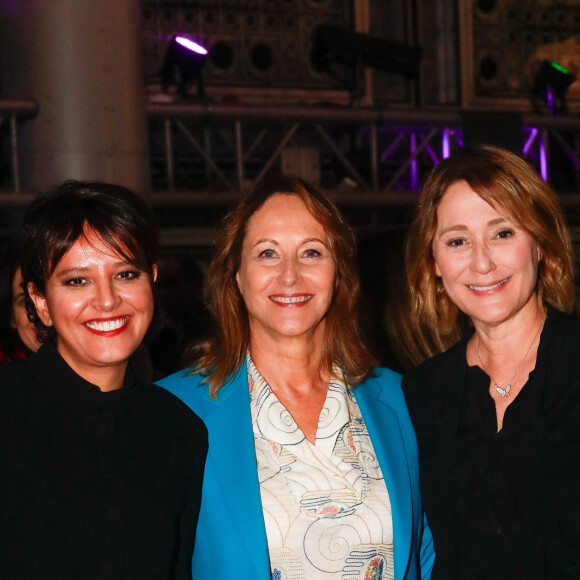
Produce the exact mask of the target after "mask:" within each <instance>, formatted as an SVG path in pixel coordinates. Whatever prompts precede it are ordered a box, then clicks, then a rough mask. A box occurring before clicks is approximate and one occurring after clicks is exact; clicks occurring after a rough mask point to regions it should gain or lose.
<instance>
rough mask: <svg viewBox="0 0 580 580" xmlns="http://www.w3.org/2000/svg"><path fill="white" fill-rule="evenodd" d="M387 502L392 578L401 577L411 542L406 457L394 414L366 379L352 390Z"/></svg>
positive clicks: (375, 384) (375, 385) (372, 382)
mask: <svg viewBox="0 0 580 580" xmlns="http://www.w3.org/2000/svg"><path fill="white" fill-rule="evenodd" d="M354 393H355V396H356V400H357V402H358V405H359V408H360V411H361V414H362V416H363V419H364V422H365V424H366V426H367V429H368V432H369V435H370V437H371V441H372V443H373V447H374V449H375V453H376V454H377V457H378V460H379V465H380V466H381V471H382V472H383V477H384V478H385V483H386V485H387V490H388V492H389V498H390V500H391V509H392V511H393V552H394V561H395V563H394V566H395V578H396V579H397V580H399V579H402V578H404V577H405V573H406V571H407V568H408V565H409V555H410V551H411V540H412V536H411V535H412V525H413V515H412V506H411V502H412V497H411V483H410V478H409V471H408V467H407V455H406V453H405V446H404V441H403V435H402V433H401V427H400V424H399V419H398V416H397V412H396V411H395V410H394V409H393V408H392V407H391V406H390V405H389V404H388V403H387V402H386V401H385V400H383V398H382V397H381V396H380V395H381V393H382V388H381V386H380V384H379V383H378V382H377V381H376V380H374V379H369V380H367V381H365V383H363V384H361V385H360V386H359V387H357V388H356V389H355V390H354Z"/></svg>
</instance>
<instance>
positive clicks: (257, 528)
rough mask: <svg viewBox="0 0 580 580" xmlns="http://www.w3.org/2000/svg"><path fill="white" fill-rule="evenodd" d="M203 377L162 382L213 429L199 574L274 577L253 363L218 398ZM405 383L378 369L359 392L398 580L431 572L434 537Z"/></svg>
mask: <svg viewBox="0 0 580 580" xmlns="http://www.w3.org/2000/svg"><path fill="white" fill-rule="evenodd" d="M202 379H203V377H201V376H200V375H190V376H188V375H187V374H186V371H180V372H178V373H175V374H174V375H171V376H169V377H167V378H165V379H163V380H162V381H160V382H159V384H160V385H161V386H162V387H164V388H166V389H167V390H168V391H170V392H172V393H173V394H175V395H177V396H178V397H179V398H180V399H182V400H183V401H184V402H185V403H186V404H187V405H189V407H191V409H193V411H195V413H196V414H197V415H199V416H200V417H201V418H202V419H203V421H204V422H205V424H206V427H207V430H208V434H209V452H208V455H207V462H206V467H205V476H204V483H203V491H202V502H201V511H200V514H199V520H198V524H197V534H196V541H195V551H194V554H193V561H192V568H193V578H194V580H198V579H202V578H236V579H238V578H239V579H241V580H270V578H271V576H270V563H269V557H268V545H267V540H266V530H265V527H264V520H263V516H262V504H261V500H260V488H259V484H258V473H257V467H256V456H255V451H254V435H253V430H252V419H251V411H250V405H249V396H250V395H249V391H248V378H247V369H246V364H245V362H244V364H243V365H242V367H241V368H240V370H239V372H238V373H237V374H236V376H235V377H234V378H233V380H232V381H231V382H230V383H228V384H227V385H225V386H224V387H222V388H221V389H220V390H219V399H210V398H209V394H208V389H207V386H206V385H200V383H201V381H202ZM400 383H401V377H400V375H398V374H397V373H395V372H393V371H390V370H388V369H376V371H375V373H374V376H373V377H372V378H370V379H367V380H366V381H365V382H364V383H361V384H360V385H359V386H357V387H356V389H355V391H354V392H355V396H356V400H357V403H358V405H359V408H360V411H361V413H362V416H363V419H364V421H365V424H366V426H367V429H368V432H369V435H370V437H371V440H372V442H373V447H374V448H375V452H376V454H377V457H378V459H379V464H380V466H381V470H382V472H383V476H384V478H385V482H386V484H387V489H388V492H389V497H390V500H391V507H392V511H393V551H394V566H395V580H416V579H419V578H422V579H427V578H429V577H430V575H431V568H432V566H433V559H434V552H433V542H432V538H431V532H430V530H429V527H428V525H427V523H426V521H425V519H424V515H423V506H422V503H421V497H420V494H419V467H418V453H417V443H416V440H415V433H414V431H413V427H412V425H411V420H410V418H409V414H408V412H407V407H406V405H405V400H404V397H403V393H402V391H401V388H400Z"/></svg>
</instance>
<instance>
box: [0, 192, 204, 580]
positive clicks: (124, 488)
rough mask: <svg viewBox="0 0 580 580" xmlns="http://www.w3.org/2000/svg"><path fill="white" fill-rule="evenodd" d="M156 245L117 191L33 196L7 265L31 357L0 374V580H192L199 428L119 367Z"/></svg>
mask: <svg viewBox="0 0 580 580" xmlns="http://www.w3.org/2000/svg"><path fill="white" fill-rule="evenodd" d="M157 256H158V234H157V227H156V225H155V222H154V219H153V215H152V213H151V211H150V209H149V208H148V207H147V206H146V205H145V204H144V203H143V201H142V200H140V199H139V198H138V197H137V196H136V195H134V194H132V193H131V192H130V191H128V190H127V189H125V188H123V187H120V186H117V185H111V184H106V183H94V182H66V183H64V184H63V185H62V186H60V187H57V188H56V189H54V190H52V191H50V192H48V193H47V194H46V195H43V196H40V197H38V198H37V199H36V200H35V201H34V202H33V203H32V205H31V206H30V207H29V209H28V211H27V213H26V216H25V219H24V226H23V234H22V250H21V252H20V266H21V269H22V278H23V283H22V284H23V287H24V290H25V300H26V307H27V311H28V315H29V318H30V319H32V320H33V321H34V323H35V326H36V331H37V337H38V339H39V341H40V342H42V346H41V347H40V349H39V350H38V352H37V353H36V354H34V355H32V356H30V357H28V358H26V359H25V360H21V361H15V362H4V363H2V364H1V365H0V466H1V468H2V475H1V477H0V578H15V579H16V578H18V579H20V578H22V579H24V578H26V579H28V578H30V579H33V578H34V579H37V578H38V579H40V578H43V579H49V580H50V579H55V580H56V579H59V580H79V579H81V578H82V579H83V580H85V579H87V580H90V579H95V580H96V579H97V578H118V579H128V578H139V579H141V578H151V579H154V578H155V579H157V578H168V579H175V580H190V579H191V556H192V553H193V546H194V541H195V523H196V521H197V517H198V512H199V506H200V495H201V484H202V478H203V469H204V463H205V456H206V452H207V431H206V429H205V426H204V425H203V423H202V422H201V421H200V419H199V418H198V417H197V416H196V415H195V414H194V413H193V412H192V411H191V410H190V409H188V408H187V406H186V405H184V404H183V403H182V402H181V401H179V400H178V399H177V398H176V397H174V396H173V395H171V394H169V393H168V392H167V391H165V390H164V389H161V388H159V387H157V386H155V385H153V384H151V383H150V382H148V381H147V380H145V379H143V378H142V377H141V376H140V374H139V371H138V369H137V367H136V365H135V364H133V361H132V360H130V359H131V357H132V355H133V353H134V352H135V351H136V350H137V348H138V347H139V345H140V344H141V341H142V340H143V337H144V336H145V333H146V331H147V328H148V327H149V324H150V322H151V318H152V316H153V310H154V301H153V294H154V292H153V285H154V282H155V278H156V274H157V265H156V264H157Z"/></svg>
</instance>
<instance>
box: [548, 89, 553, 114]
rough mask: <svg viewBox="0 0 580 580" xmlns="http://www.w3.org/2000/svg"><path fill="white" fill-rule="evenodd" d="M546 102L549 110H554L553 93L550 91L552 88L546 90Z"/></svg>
mask: <svg viewBox="0 0 580 580" xmlns="http://www.w3.org/2000/svg"><path fill="white" fill-rule="evenodd" d="M546 102H547V103H548V109H549V110H550V111H552V112H553V111H554V93H553V92H552V89H548V90H547V91H546Z"/></svg>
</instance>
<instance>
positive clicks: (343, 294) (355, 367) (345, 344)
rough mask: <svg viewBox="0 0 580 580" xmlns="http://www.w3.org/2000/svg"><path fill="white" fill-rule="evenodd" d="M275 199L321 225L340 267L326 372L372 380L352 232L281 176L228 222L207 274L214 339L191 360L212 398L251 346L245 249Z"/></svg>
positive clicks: (314, 196) (319, 197) (193, 350)
mask: <svg viewBox="0 0 580 580" xmlns="http://www.w3.org/2000/svg"><path fill="white" fill-rule="evenodd" d="M274 194H283V195H296V196H298V197H299V198H300V199H301V200H302V201H303V202H304V205H305V206H306V208H307V209H308V211H309V212H310V213H311V214H312V216H313V217H314V218H315V219H316V220H317V221H318V222H319V223H320V224H321V225H322V227H323V228H324V231H325V232H326V236H327V244H328V248H329V250H330V252H331V254H332V257H333V259H334V264H335V267H336V280H335V291H334V296H333V299H332V302H331V305H330V307H329V310H328V312H327V314H326V319H325V322H326V324H325V334H324V347H323V365H324V369H325V370H326V371H328V372H332V366H333V364H336V365H338V366H339V368H340V369H341V370H342V372H343V373H344V375H345V378H346V380H347V382H348V383H349V384H351V385H353V386H354V385H357V384H358V383H360V382H362V381H363V380H364V379H365V378H367V377H368V376H369V375H370V373H371V369H372V366H373V362H374V361H373V358H372V356H371V354H370V352H369V349H368V348H367V345H366V343H365V341H364V339H363V337H362V332H361V330H360V326H359V320H358V304H357V302H358V296H359V278H358V273H357V270H356V265H355V264H356V260H355V258H356V251H355V239H354V235H353V233H352V230H351V229H350V227H349V226H348V224H347V223H346V221H345V220H344V218H343V217H342V215H341V214H340V212H339V211H338V209H337V208H336V206H335V205H334V203H333V202H332V201H331V200H330V199H329V197H328V196H327V195H326V194H325V193H323V192H322V191H321V190H320V189H319V188H317V187H315V186H314V185H312V184H310V183H308V182H306V181H304V180H303V179H300V178H298V177H293V176H285V175H282V176H278V177H275V178H272V179H270V180H267V181H264V182H261V183H259V184H257V185H256V186H255V187H254V188H253V189H252V190H251V191H250V192H249V193H248V194H247V195H246V196H245V197H244V198H243V199H242V201H241V202H240V203H239V205H238V206H237V207H236V208H235V209H233V210H232V211H231V212H230V213H229V214H228V215H227V216H226V218H225V219H224V221H223V223H222V227H221V229H220V233H219V237H218V241H217V245H216V251H215V254H214V257H213V260H212V262H211V265H210V267H209V270H208V272H207V276H206V281H205V300H206V305H207V307H208V310H209V312H210V314H211V316H212V320H213V327H212V332H211V335H210V336H209V338H208V339H207V340H206V341H204V342H202V343H201V344H197V345H194V346H192V347H190V349H188V352H187V354H186V360H187V363H188V365H189V366H190V368H191V369H192V372H193V373H202V374H205V375H206V382H207V383H208V384H209V392H210V396H212V397H216V396H217V392H218V390H219V389H220V388H221V387H222V386H223V385H225V384H227V383H228V382H229V381H230V380H231V379H232V378H233V377H234V375H235V374H236V373H237V372H238V370H239V369H240V367H241V365H242V363H243V360H244V356H245V354H246V350H247V349H248V347H249V344H250V329H249V320H248V312H247V310H246V306H245V304H244V300H243V298H242V295H241V294H240V291H239V289H238V284H237V282H236V274H237V272H238V269H239V267H240V262H241V255H242V245H243V242H244V237H245V235H246V230H247V226H248V222H249V221H250V218H251V217H252V216H253V215H254V213H256V211H258V210H259V209H260V208H261V207H262V205H263V204H264V203H265V202H266V200H267V199H268V198H269V197H271V196H272V195H274Z"/></svg>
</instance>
